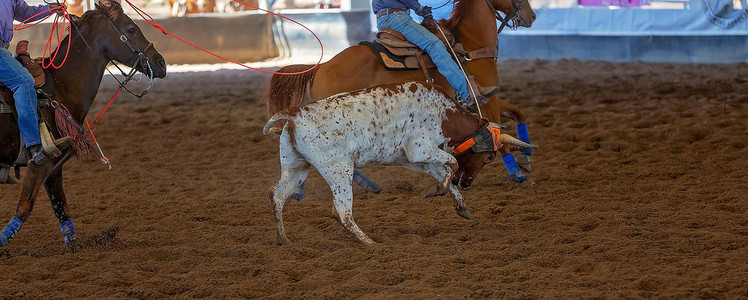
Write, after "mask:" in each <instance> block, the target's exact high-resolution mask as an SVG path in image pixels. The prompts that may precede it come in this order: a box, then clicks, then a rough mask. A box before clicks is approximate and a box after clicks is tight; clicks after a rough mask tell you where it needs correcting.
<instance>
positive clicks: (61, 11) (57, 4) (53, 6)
mask: <svg viewBox="0 0 748 300" xmlns="http://www.w3.org/2000/svg"><path fill="white" fill-rule="evenodd" d="M60 7H63V8H67V6H65V5H60V4H59V3H50V4H49V9H55V8H60ZM56 13H57V15H58V16H64V15H65V11H64V10H62V9H58V10H57V11H56Z"/></svg>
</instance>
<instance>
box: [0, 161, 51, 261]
mask: <svg viewBox="0 0 748 300" xmlns="http://www.w3.org/2000/svg"><path fill="white" fill-rule="evenodd" d="M51 169H52V165H51V162H47V163H45V164H43V165H36V164H34V163H30V164H29V165H28V170H27V171H26V176H25V177H26V178H24V180H23V186H22V187H21V196H20V198H19V200H18V206H17V207H16V214H15V216H13V218H12V219H11V220H10V222H9V223H8V225H6V226H5V228H4V229H3V230H2V231H0V247H3V246H5V245H7V244H8V243H9V242H10V239H12V238H13V237H14V236H15V235H16V234H17V233H18V230H19V229H21V225H23V222H26V220H28V218H29V217H30V216H31V211H32V210H33V209H34V202H36V197H37V195H38V193H39V187H40V186H41V184H42V182H44V181H45V180H46V178H47V176H48V174H49V172H50V171H51Z"/></svg>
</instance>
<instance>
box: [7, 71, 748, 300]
mask: <svg viewBox="0 0 748 300" xmlns="http://www.w3.org/2000/svg"><path fill="white" fill-rule="evenodd" d="M498 68H499V71H500V74H502V91H501V95H502V96H503V97H504V98H506V99H508V100H509V101H510V102H512V103H515V104H517V105H518V106H520V107H521V108H522V109H523V110H524V112H525V113H526V114H527V115H528V116H529V128H530V137H531V139H532V141H533V142H535V143H537V144H538V145H540V149H538V150H536V151H535V152H534V154H535V155H534V165H533V167H534V172H533V173H532V174H530V175H529V176H530V177H531V178H532V179H533V180H534V181H535V184H534V185H531V184H519V185H518V184H515V183H512V182H510V181H509V180H508V176H507V174H506V171H504V168H503V166H502V164H501V163H500V162H498V161H497V162H495V163H493V164H491V165H489V166H487V167H486V168H485V169H483V172H482V173H481V177H479V178H478V180H477V181H476V182H475V184H474V186H473V188H472V189H470V190H467V191H464V192H463V195H464V196H465V199H466V202H467V203H468V205H469V206H470V208H471V210H472V213H473V219H472V220H465V219H462V218H461V217H459V216H458V215H457V214H456V213H455V212H454V209H453V208H452V199H451V198H450V197H439V198H430V199H426V200H424V199H421V198H420V192H421V190H422V189H423V188H424V187H426V186H428V185H429V184H431V183H433V182H434V180H433V179H432V178H429V177H428V176H427V175H425V174H420V173H415V172H411V171H408V170H405V169H402V168H371V169H367V170H365V174H367V175H369V176H370V178H372V179H373V180H374V181H376V182H378V183H380V184H381V185H382V186H383V187H384V189H383V191H382V192H381V193H380V194H378V195H376V194H371V193H365V192H363V191H361V190H358V189H356V190H355V201H354V217H355V219H356V220H357V222H358V224H359V225H360V226H361V227H362V229H363V230H364V232H366V233H367V234H368V235H369V236H370V237H372V238H373V239H374V240H375V241H377V242H378V244H376V245H373V246H365V245H363V244H361V243H359V242H358V241H357V240H356V238H355V237H354V236H353V235H352V234H350V233H349V232H348V231H346V230H345V229H344V228H343V226H342V225H340V224H339V223H338V222H337V220H336V219H335V218H334V216H333V214H332V205H331V193H330V191H329V188H328V187H327V185H326V184H325V183H324V181H323V180H322V179H321V177H320V176H319V174H318V173H316V172H312V173H311V175H310V178H309V180H308V181H307V183H306V198H305V199H304V200H303V201H301V202H296V201H289V202H288V203H287V204H286V207H285V211H284V212H285V213H284V221H285V225H286V229H287V231H288V233H289V238H290V239H291V241H292V243H291V244H290V245H286V246H278V245H277V244H276V243H275V227H274V225H273V217H272V216H271V209H270V204H269V200H268V192H267V191H268V187H270V186H271V185H272V184H274V183H275V182H276V181H277V180H278V178H279V161H278V154H277V152H278V142H277V139H278V138H277V136H264V135H263V134H262V132H261V130H262V126H264V124H265V121H266V119H267V118H266V117H265V114H264V104H262V103H258V99H259V97H260V95H261V93H262V92H263V89H264V87H265V86H266V84H267V81H268V79H269V76H268V75H266V74H263V73H259V72H255V71H232V70H223V71H216V72H198V73H172V74H170V75H169V76H168V77H167V78H166V79H165V80H161V81H158V82H157V83H156V85H155V87H154V88H153V90H152V92H151V93H150V94H148V95H147V96H146V97H145V99H142V100H136V99H135V98H134V97H128V96H126V95H124V96H120V98H119V100H118V102H117V103H116V104H115V105H113V106H112V108H111V109H110V110H109V111H108V112H107V113H106V114H105V115H104V117H103V119H102V121H101V122H100V123H99V126H98V129H97V131H96V133H97V138H98V139H99V142H100V143H101V145H102V147H103V149H104V151H105V153H106V154H107V156H108V157H109V159H110V160H111V161H112V163H113V167H114V168H113V169H112V170H108V169H107V168H106V167H105V166H103V165H101V164H99V163H98V162H97V161H96V160H93V159H88V160H84V161H73V162H70V163H68V164H67V165H66V166H65V173H66V174H65V181H66V187H67V189H66V190H67V195H68V199H69V202H70V210H71V214H72V216H73V222H74V223H75V226H76V231H77V233H78V238H79V240H80V241H81V242H82V243H83V245H84V247H83V248H82V249H81V250H80V251H78V252H74V253H73V252H70V251H66V249H65V247H64V246H63V243H62V238H61V235H60V229H59V224H58V222H57V220H56V218H55V217H54V214H53V213H52V209H51V207H50V205H49V202H48V200H47V198H46V195H40V199H39V201H38V202H37V205H36V209H35V210H34V213H33V214H32V216H31V218H30V219H29V220H28V221H27V222H26V223H25V224H24V225H23V227H22V229H21V231H20V233H19V235H18V236H16V238H15V239H13V240H12V242H11V244H10V245H8V246H7V247H6V248H5V249H3V250H0V298H24V297H26V298H43V299H52V298H79V297H91V298H105V297H111V298H143V299H152V298H163V297H178V298H313V299H314V298H340V299H349V298H364V299H393V298H410V299H433V298H436V297H443V298H446V299H458V298H529V299H534V298H675V299H682V298H716V299H736V298H746V297H748V282H747V281H746V280H747V278H748V259H746V258H747V257H748V196H747V194H748V65H747V64H729V65H696V64H645V63H605V62H581V61H576V60H561V61H505V62H500V63H499V64H498ZM114 87H115V85H114V82H113V81H112V80H111V79H106V80H105V81H104V83H103V84H102V88H101V92H100V94H99V100H98V101H97V103H96V105H95V106H94V108H93V110H92V112H91V113H90V114H89V117H92V116H95V114H96V113H97V112H98V110H99V109H100V108H101V107H102V106H103V102H104V101H105V100H106V99H107V98H108V97H109V96H111V95H112V93H113V91H114ZM507 124H508V125H510V129H513V126H512V124H511V123H510V122H509V123H507ZM510 132H512V133H513V130H511V131H510ZM513 134H514V133H513ZM18 193H19V190H18V186H7V185H6V186H0V198H2V199H3V200H2V201H0V212H1V213H0V215H1V216H2V217H1V218H0V222H2V224H0V225H5V223H6V222H7V221H8V220H9V219H10V217H11V216H12V214H13V212H14V210H15V206H16V203H17V197H18ZM41 194H44V193H43V192H42V193H41Z"/></svg>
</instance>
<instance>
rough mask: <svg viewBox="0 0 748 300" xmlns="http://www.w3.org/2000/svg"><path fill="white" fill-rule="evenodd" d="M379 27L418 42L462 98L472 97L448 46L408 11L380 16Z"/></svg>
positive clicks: (415, 42)
mask: <svg viewBox="0 0 748 300" xmlns="http://www.w3.org/2000/svg"><path fill="white" fill-rule="evenodd" d="M377 28H378V29H380V30H382V29H392V30H395V31H397V32H400V33H402V34H403V36H405V38H406V39H408V41H410V42H411V43H413V44H416V45H417V46H418V47H420V48H421V49H423V51H426V53H428V54H429V56H431V60H432V61H434V64H435V65H436V69H437V70H439V73H441V74H442V75H444V77H446V78H447V81H449V84H450V85H452V87H453V88H454V89H455V91H457V93H458V94H459V95H460V96H461V97H462V99H468V98H469V97H470V92H469V91H468V85H467V81H466V80H465V76H464V75H463V74H462V70H460V67H459V66H457V63H456V62H455V61H454V60H453V59H452V56H451V55H450V54H449V52H447V48H446V47H444V44H443V43H442V41H441V40H439V38H437V37H436V36H435V35H434V34H432V33H431V32H429V31H428V29H426V28H424V27H423V26H421V25H420V24H418V23H416V21H413V19H412V18H411V17H410V14H408V12H403V11H398V12H394V13H391V14H387V15H384V16H381V17H379V18H378V19H377Z"/></svg>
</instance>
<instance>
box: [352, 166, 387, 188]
mask: <svg viewBox="0 0 748 300" xmlns="http://www.w3.org/2000/svg"><path fill="white" fill-rule="evenodd" d="M353 182H355V183H356V185H358V187H360V188H362V189H365V190H367V191H372V192H379V191H380V190H382V187H380V186H379V185H378V184H376V183H374V182H372V181H371V180H369V179H368V178H366V176H364V174H361V172H359V171H358V170H354V171H353Z"/></svg>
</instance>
